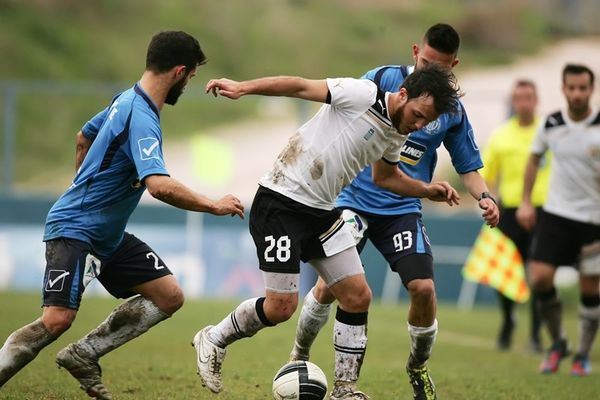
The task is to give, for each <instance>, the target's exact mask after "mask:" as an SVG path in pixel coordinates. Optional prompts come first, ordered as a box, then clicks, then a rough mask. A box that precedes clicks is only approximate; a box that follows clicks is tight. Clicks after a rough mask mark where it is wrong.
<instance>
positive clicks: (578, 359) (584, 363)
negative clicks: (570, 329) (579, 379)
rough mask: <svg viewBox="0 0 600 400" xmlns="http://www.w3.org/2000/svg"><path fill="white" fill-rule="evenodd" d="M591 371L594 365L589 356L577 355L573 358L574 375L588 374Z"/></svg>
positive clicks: (572, 373)
mask: <svg viewBox="0 0 600 400" xmlns="http://www.w3.org/2000/svg"><path fill="white" fill-rule="evenodd" d="M591 372H592V365H591V364H590V360H589V359H588V358H587V357H585V356H581V355H576V356H575V357H574V358H573V365H572V366H571V375H572V376H588V375H589V374H590V373H591Z"/></svg>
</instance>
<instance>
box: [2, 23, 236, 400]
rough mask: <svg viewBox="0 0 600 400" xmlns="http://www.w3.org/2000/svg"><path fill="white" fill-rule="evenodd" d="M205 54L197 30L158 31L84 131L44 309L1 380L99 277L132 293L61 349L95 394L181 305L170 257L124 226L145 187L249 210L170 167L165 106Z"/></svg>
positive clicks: (54, 233) (13, 344) (221, 210)
mask: <svg viewBox="0 0 600 400" xmlns="http://www.w3.org/2000/svg"><path fill="white" fill-rule="evenodd" d="M205 62H206V57H205V55H204V53H203V52H202V50H201V48H200V45H199V43H198V41H197V40H196V39H195V38H194V37H192V36H190V35H189V34H187V33H185V32H176V31H165V32H159V33H157V34H156V35H155V36H154V37H153V38H152V40H151V42H150V45H149V47H148V51H147V58H146V69H145V71H144V73H143V75H142V77H141V79H140V81H139V82H137V83H136V84H135V85H134V86H133V87H132V88H131V89H129V90H126V91H125V92H123V93H121V94H119V95H117V96H116V97H115V98H114V99H113V100H112V102H111V104H110V105H109V106H108V107H107V108H105V109H104V110H103V111H101V112H100V113H99V114H97V115H96V116H94V117H93V118H92V119H91V120H90V121H89V122H88V123H86V124H85V125H84V127H83V128H82V129H81V131H80V132H79V133H78V135H77V155H76V166H77V174H76V176H75V179H74V180H73V183H72V184H71V186H70V187H69V188H68V189H67V191H66V192H65V193H64V194H63V195H62V196H61V197H60V198H59V199H58V201H57V202H56V203H55V204H54V206H53V207H52V208H51V210H50V212H49V213H48V217H47V220H46V228H45V233H44V241H45V242H46V270H45V273H44V283H43V289H42V292H43V311H42V316H41V318H39V319H37V320H35V321H33V322H32V323H30V324H28V325H26V326H24V327H22V328H20V329H18V330H16V331H14V332H13V333H12V334H11V335H10V336H9V337H8V338H7V339H6V342H5V343H4V346H3V347H2V348H1V349H0V387H1V386H2V385H4V383H6V382H7V381H8V380H9V379H10V378H11V377H12V376H13V375H14V374H16V373H17V372H18V371H19V370H20V369H21V368H23V367H24V366H25V365H26V364H27V363H29V362H30V361H31V360H33V359H34V358H35V357H36V355H37V354H38V353H39V352H40V351H41V350H42V349H43V348H44V347H46V346H47V345H49V344H50V343H52V342H53V341H54V340H56V339H57V338H58V337H59V336H60V335H61V334H63V333H64V332H65V331H66V330H67V329H69V327H70V326H71V324H72V323H73V321H74V319H75V316H76V314H77V310H78V309H79V304H80V302H81V296H82V294H83V291H84V290H85V287H86V286H87V285H88V284H89V283H90V281H92V280H93V279H95V278H97V279H98V280H99V281H100V283H101V284H102V285H103V286H104V287H105V288H106V290H108V292H110V293H111V294H112V295H113V296H115V297H117V298H129V300H127V301H125V302H124V303H122V304H121V305H119V306H118V307H117V308H115V309H114V310H113V311H112V313H111V314H110V315H109V316H108V318H107V319H106V320H105V321H104V322H102V323H101V324H100V325H99V326H98V327H96V328H95V329H94V330H92V331H91V332H90V333H88V334H87V335H86V336H85V337H84V338H82V339H81V340H79V341H77V342H76V343H72V344H70V345H68V346H67V347H65V348H64V349H62V350H61V351H60V352H59V353H58V355H57V358H56V362H57V364H58V365H59V366H60V367H63V368H65V369H66V370H67V371H69V372H70V373H71V375H73V377H74V378H76V379H77V380H78V381H79V384H80V385H81V388H82V389H83V390H84V391H86V393H87V394H88V395H90V396H91V397H96V398H98V399H112V396H111V394H110V392H109V391H108V390H107V389H106V387H105V386H104V384H103V383H102V381H101V370H100V366H99V364H98V359H99V358H100V357H102V356H103V355H105V354H107V353H108V352H110V351H112V350H114V349H116V348H117V347H120V346H122V345H123V344H125V343H126V342H128V341H130V340H132V339H134V338H136V337H137V336H139V335H141V334H143V333H144V332H146V331H147V330H148V329H150V328H151V327H153V326H154V325H156V324H158V323H159V322H161V321H162V320H164V319H166V318H169V317H170V316H171V315H172V314H173V313H174V312H175V311H177V310H178V309H179V308H180V307H181V306H182V304H183V294H182V290H181V288H180V287H179V285H178V283H177V281H176V280H175V278H174V277H173V275H172V273H171V272H170V271H169V269H168V268H167V266H166V264H165V263H164V261H163V260H162V259H161V258H160V257H159V256H158V254H156V253H155V252H154V251H153V250H152V249H151V248H150V247H149V246H148V245H147V244H146V243H144V242H143V241H141V240H140V239H138V238H137V237H135V236H133V235H131V234H129V233H127V232H125V227H126V224H127V220H128V219H129V216H130V215H131V213H132V212H133V210H134V209H135V208H136V206H137V204H138V202H139V200H140V197H141V196H142V194H143V192H144V191H145V190H146V188H147V189H148V191H149V193H150V194H151V195H152V196H153V197H155V198H157V199H159V200H161V201H163V202H165V203H168V204H170V205H173V206H175V207H178V208H182V209H185V210H190V211H198V212H210V213H212V214H216V215H238V216H240V217H243V216H244V210H243V206H242V205H241V203H240V201H239V200H238V199H237V198H236V197H234V196H232V195H227V196H225V197H223V198H221V199H220V200H217V201H212V200H210V199H208V198H206V197H204V196H202V195H201V194H198V193H195V192H194V191H192V190H191V189H189V188H187V187H186V186H184V185H183V184H181V183H179V182H178V181H176V180H175V179H173V178H171V177H170V176H169V173H168V172H167V169H166V168H165V163H164V160H163V154H162V131H161V127H160V117H159V115H160V111H161V110H162V108H163V106H164V104H171V105H173V104H175V103H176V102H177V99H178V97H179V96H180V95H181V94H182V93H183V91H184V89H185V87H186V85H187V83H188V82H189V80H190V79H191V78H192V77H193V76H194V75H195V74H196V69H197V67H198V66H199V65H202V64H204V63H205Z"/></svg>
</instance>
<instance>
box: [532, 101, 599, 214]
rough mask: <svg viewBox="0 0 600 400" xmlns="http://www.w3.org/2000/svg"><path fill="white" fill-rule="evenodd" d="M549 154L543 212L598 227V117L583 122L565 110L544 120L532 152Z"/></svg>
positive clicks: (593, 113)
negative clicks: (549, 161) (548, 152)
mask: <svg viewBox="0 0 600 400" xmlns="http://www.w3.org/2000/svg"><path fill="white" fill-rule="evenodd" d="M548 149H550V150H551V151H552V167H551V172H550V186H549V190H548V198H547V200H546V203H545V204H544V210H546V211H548V212H550V213H552V214H555V215H559V216H561V217H564V218H568V219H571V220H574V221H580V222H586V223H591V224H596V225H597V224H600V114H599V113H598V110H596V109H595V108H594V109H593V110H592V113H591V115H590V116H589V117H588V118H586V119H585V120H583V121H578V122H575V121H572V120H571V119H570V118H569V116H568V113H567V112H566V111H558V112H556V113H554V114H551V115H550V116H548V117H547V118H546V120H545V121H544V123H543V125H541V126H540V129H539V130H538V132H537V135H536V137H535V139H534V141H533V144H532V147H531V152H532V153H534V154H538V155H541V154H543V153H544V152H545V151H546V150H548Z"/></svg>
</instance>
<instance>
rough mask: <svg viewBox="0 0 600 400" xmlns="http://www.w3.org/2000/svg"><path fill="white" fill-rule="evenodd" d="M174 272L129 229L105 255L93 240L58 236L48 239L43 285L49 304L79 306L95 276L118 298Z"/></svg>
mask: <svg viewBox="0 0 600 400" xmlns="http://www.w3.org/2000/svg"><path fill="white" fill-rule="evenodd" d="M165 275H171V271H170V270H169V269H168V268H167V266H166V265H165V263H164V262H163V260H162V259H160V257H158V255H157V254H156V253H155V252H154V251H153V250H152V249H151V248H150V246H148V245H147V244H146V243H144V242H142V241H141V240H140V239H138V238H137V237H135V236H133V235H131V234H129V233H127V232H125V236H124V237H123V240H122V242H121V244H120V245H119V247H118V248H117V250H116V251H115V252H114V253H113V254H112V255H111V256H110V257H105V258H102V257H100V256H98V255H96V254H94V252H93V250H92V247H91V245H90V244H88V243H86V242H82V241H80V240H75V239H68V238H58V239H53V240H49V241H47V242H46V271H45V273H44V286H43V289H42V294H43V304H44V305H45V306H60V307H67V308H71V309H73V310H77V309H79V304H80V303H81V296H82V295H83V292H84V290H85V287H86V286H87V285H88V284H89V283H90V282H91V281H92V280H93V279H95V278H98V281H99V282H100V283H101V284H102V286H104V287H105V288H106V290H107V291H108V292H109V293H110V294H111V295H113V296H114V297H117V298H128V297H131V296H133V295H135V294H136V293H134V292H132V291H131V290H130V289H131V288H132V287H134V286H137V285H140V284H142V283H145V282H148V281H151V280H154V279H158V278H160V277H163V276H165Z"/></svg>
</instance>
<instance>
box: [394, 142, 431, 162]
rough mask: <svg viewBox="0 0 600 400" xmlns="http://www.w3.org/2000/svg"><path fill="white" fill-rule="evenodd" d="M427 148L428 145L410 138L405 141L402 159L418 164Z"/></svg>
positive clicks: (401, 154)
mask: <svg viewBox="0 0 600 400" xmlns="http://www.w3.org/2000/svg"><path fill="white" fill-rule="evenodd" d="M426 150H427V147H425V146H423V145H422V144H420V143H417V142H414V141H412V140H410V139H409V140H407V141H406V142H405V143H404V146H402V151H401V152H400V161H402V162H403V163H406V164H409V165H417V164H418V163H419V161H421V158H422V157H423V154H425V151H426Z"/></svg>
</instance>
